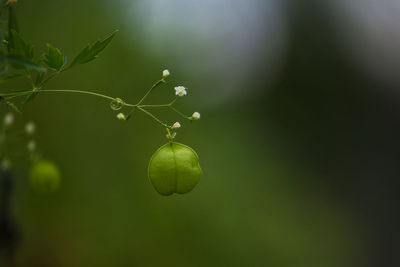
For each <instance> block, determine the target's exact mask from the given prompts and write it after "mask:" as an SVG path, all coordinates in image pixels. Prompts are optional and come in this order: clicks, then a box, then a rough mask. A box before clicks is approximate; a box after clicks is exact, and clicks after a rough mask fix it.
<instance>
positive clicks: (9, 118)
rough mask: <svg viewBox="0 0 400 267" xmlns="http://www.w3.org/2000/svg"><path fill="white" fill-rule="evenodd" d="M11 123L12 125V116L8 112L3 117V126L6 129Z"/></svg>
mask: <svg viewBox="0 0 400 267" xmlns="http://www.w3.org/2000/svg"><path fill="white" fill-rule="evenodd" d="M13 123H14V114H12V113H11V112H9V113H7V114H6V115H5V116H4V126H6V127H8V126H11V125H12V124H13Z"/></svg>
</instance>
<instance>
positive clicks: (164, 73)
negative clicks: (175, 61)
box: [162, 70, 170, 79]
mask: <svg viewBox="0 0 400 267" xmlns="http://www.w3.org/2000/svg"><path fill="white" fill-rule="evenodd" d="M169 75H170V73H169V70H163V72H162V77H163V79H166V78H168V76H169Z"/></svg>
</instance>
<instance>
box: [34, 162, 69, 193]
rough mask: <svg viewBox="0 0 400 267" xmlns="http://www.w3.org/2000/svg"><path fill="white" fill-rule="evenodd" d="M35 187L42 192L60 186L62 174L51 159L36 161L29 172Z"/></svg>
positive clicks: (52, 190)
mask: <svg viewBox="0 0 400 267" xmlns="http://www.w3.org/2000/svg"><path fill="white" fill-rule="evenodd" d="M29 179H30V182H31V185H32V187H33V189H34V190H35V191H37V192H41V193H49V192H54V191H56V190H57V189H58V188H59V186H60V181H61V176H60V172H59V171H58V168H57V167H56V166H55V165H54V164H53V163H52V162H50V161H46V160H38V161H35V162H34V163H33V164H32V166H31V170H30V172H29Z"/></svg>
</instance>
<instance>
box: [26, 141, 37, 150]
mask: <svg viewBox="0 0 400 267" xmlns="http://www.w3.org/2000/svg"><path fill="white" fill-rule="evenodd" d="M26 147H27V148H28V150H29V151H30V152H33V151H35V149H36V143H35V141H33V140H31V141H29V142H28V145H27V146H26Z"/></svg>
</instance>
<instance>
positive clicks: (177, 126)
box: [172, 122, 181, 129]
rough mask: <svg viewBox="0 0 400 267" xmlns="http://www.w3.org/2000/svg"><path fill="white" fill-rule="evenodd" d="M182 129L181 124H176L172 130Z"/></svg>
mask: <svg viewBox="0 0 400 267" xmlns="http://www.w3.org/2000/svg"><path fill="white" fill-rule="evenodd" d="M178 128H181V124H180V123H179V122H175V123H174V125H172V129H178Z"/></svg>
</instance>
